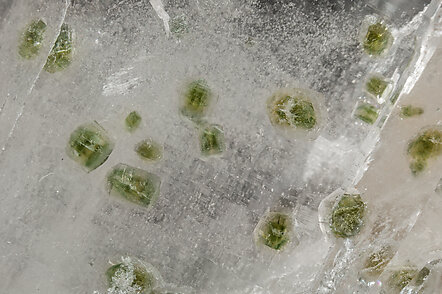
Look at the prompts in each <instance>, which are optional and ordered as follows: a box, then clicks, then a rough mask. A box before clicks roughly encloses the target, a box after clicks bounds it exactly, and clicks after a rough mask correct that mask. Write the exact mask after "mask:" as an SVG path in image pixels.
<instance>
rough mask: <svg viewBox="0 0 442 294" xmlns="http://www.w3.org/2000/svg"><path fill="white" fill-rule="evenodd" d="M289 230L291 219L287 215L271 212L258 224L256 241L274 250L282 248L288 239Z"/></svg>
mask: <svg viewBox="0 0 442 294" xmlns="http://www.w3.org/2000/svg"><path fill="white" fill-rule="evenodd" d="M290 230H291V221H290V218H289V216H287V215H285V214H282V213H271V214H269V215H267V216H265V217H264V219H263V221H262V222H260V223H259V224H258V227H257V234H258V240H257V242H260V243H262V244H264V245H265V246H267V247H269V248H271V249H274V250H282V249H283V248H284V246H285V245H286V244H287V243H288V242H289V241H290V237H289V231H290Z"/></svg>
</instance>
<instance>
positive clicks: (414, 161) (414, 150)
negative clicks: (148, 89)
mask: <svg viewBox="0 0 442 294" xmlns="http://www.w3.org/2000/svg"><path fill="white" fill-rule="evenodd" d="M407 151H408V155H409V156H410V158H411V163H410V169H411V171H412V173H413V174H418V173H420V172H421V171H423V170H424V169H425V167H426V166H427V161H428V159H430V158H432V157H436V156H439V155H440V154H441V153H442V132H441V131H439V130H437V129H428V130H425V131H423V132H422V133H421V134H419V135H418V136H417V137H416V138H415V139H413V141H411V142H410V143H409V144H408V150H407Z"/></svg>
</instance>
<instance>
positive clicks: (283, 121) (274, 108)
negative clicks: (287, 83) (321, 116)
mask: <svg viewBox="0 0 442 294" xmlns="http://www.w3.org/2000/svg"><path fill="white" fill-rule="evenodd" d="M268 109H269V116H270V120H271V122H272V123H273V124H275V125H279V126H290V127H295V128H300V129H304V130H310V129H312V128H314V127H315V126H316V123H317V121H316V113H315V108H314V106H313V104H312V103H311V102H310V101H309V100H308V99H307V98H306V97H303V96H302V95H299V96H289V95H284V96H283V97H280V98H276V99H272V100H271V101H270V105H269V108H268Z"/></svg>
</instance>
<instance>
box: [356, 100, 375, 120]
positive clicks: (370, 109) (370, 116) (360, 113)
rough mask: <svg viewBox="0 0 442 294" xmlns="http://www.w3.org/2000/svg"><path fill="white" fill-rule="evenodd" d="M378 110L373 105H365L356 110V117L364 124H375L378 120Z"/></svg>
mask: <svg viewBox="0 0 442 294" xmlns="http://www.w3.org/2000/svg"><path fill="white" fill-rule="evenodd" d="M378 115H379V114H378V110H377V109H376V107H374V106H373V105H371V104H368V103H363V104H361V105H359V106H358V108H356V112H355V117H356V118H359V119H360V120H362V121H363V122H366V123H368V124H373V123H374V122H375V121H376V120H377V119H378Z"/></svg>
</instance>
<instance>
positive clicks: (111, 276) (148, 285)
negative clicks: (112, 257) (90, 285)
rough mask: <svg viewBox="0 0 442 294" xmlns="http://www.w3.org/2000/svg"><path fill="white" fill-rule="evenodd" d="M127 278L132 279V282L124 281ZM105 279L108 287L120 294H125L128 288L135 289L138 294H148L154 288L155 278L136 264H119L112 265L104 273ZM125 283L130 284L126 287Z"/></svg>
mask: <svg viewBox="0 0 442 294" xmlns="http://www.w3.org/2000/svg"><path fill="white" fill-rule="evenodd" d="M129 271H131V273H129ZM127 276H129V277H132V280H131V281H127V280H126V281H124V280H125V279H127ZM106 277H107V281H108V284H109V287H111V288H114V289H116V290H121V291H122V292H121V293H125V292H124V291H125V290H126V289H125V287H127V286H130V287H132V288H135V289H137V290H138V292H137V293H139V294H141V293H146V294H147V293H150V291H151V290H152V289H153V287H154V286H155V277H154V276H153V275H152V274H151V273H149V272H148V271H147V269H146V268H145V267H143V266H142V265H139V264H136V263H135V264H129V265H128V264H124V263H119V264H116V265H113V266H111V267H110V268H109V269H108V270H107V271H106ZM119 280H123V281H124V282H120V281H119ZM127 283H130V285H126V284H127ZM126 291H127V290H126ZM118 293H120V292H118Z"/></svg>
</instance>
